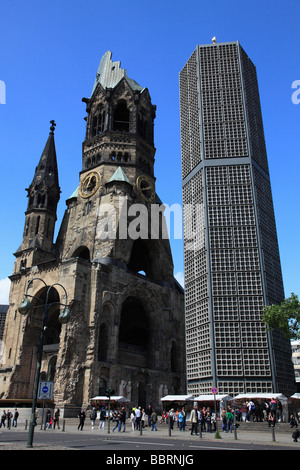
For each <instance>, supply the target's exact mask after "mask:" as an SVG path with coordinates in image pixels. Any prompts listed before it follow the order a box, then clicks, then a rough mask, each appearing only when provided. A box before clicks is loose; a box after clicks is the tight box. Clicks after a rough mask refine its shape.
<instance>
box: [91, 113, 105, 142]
mask: <svg viewBox="0 0 300 470" xmlns="http://www.w3.org/2000/svg"><path fill="white" fill-rule="evenodd" d="M104 122H105V111H104V110H103V109H102V108H100V109H99V110H98V112H96V114H95V115H94V117H93V119H92V137H94V136H95V135H98V134H101V132H103V131H104Z"/></svg>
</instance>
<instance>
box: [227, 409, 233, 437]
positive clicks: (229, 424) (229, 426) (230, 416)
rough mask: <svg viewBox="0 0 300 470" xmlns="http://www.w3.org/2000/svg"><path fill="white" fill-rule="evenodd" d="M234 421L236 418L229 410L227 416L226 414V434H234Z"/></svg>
mask: <svg viewBox="0 0 300 470" xmlns="http://www.w3.org/2000/svg"><path fill="white" fill-rule="evenodd" d="M233 421H234V416H233V414H232V412H231V409H228V411H227V414H226V422H227V430H226V432H228V431H230V432H232V426H233Z"/></svg>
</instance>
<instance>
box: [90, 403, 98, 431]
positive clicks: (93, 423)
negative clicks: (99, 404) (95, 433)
mask: <svg viewBox="0 0 300 470" xmlns="http://www.w3.org/2000/svg"><path fill="white" fill-rule="evenodd" d="M96 418H97V410H96V408H95V407H93V409H92V411H91V414H90V420H91V426H92V429H94V426H95V421H96Z"/></svg>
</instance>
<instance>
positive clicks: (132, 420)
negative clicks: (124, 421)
mask: <svg viewBox="0 0 300 470" xmlns="http://www.w3.org/2000/svg"><path fill="white" fill-rule="evenodd" d="M130 422H131V429H132V431H134V430H135V413H134V410H131V413H130Z"/></svg>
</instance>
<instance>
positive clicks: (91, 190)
mask: <svg viewBox="0 0 300 470" xmlns="http://www.w3.org/2000/svg"><path fill="white" fill-rule="evenodd" d="M99 186H100V175H99V173H98V172H97V171H91V172H90V173H88V174H87V175H85V176H84V178H83V179H82V181H81V183H80V186H79V195H80V196H81V197H83V198H84V199H85V198H88V197H91V196H93V194H95V192H96V191H97V189H98V188H99Z"/></svg>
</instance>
